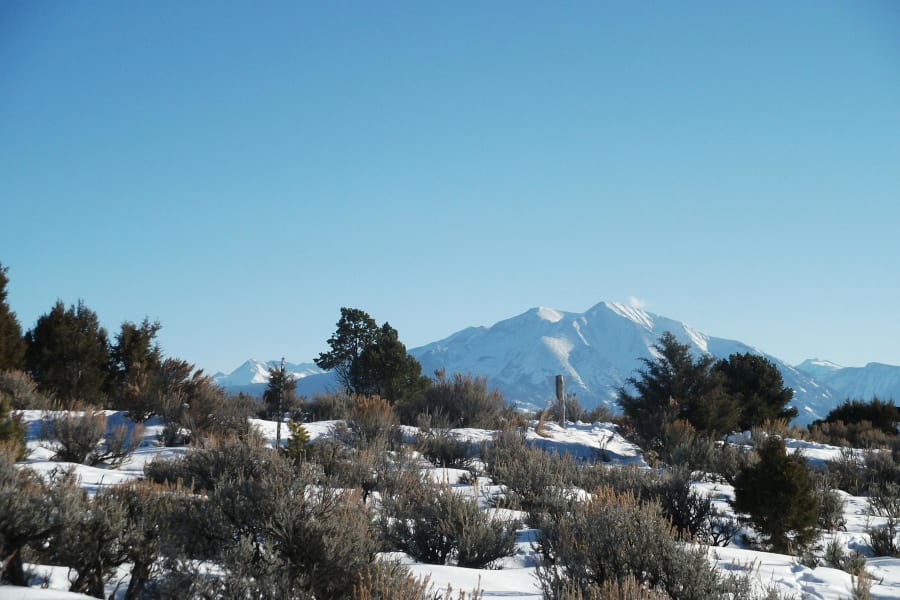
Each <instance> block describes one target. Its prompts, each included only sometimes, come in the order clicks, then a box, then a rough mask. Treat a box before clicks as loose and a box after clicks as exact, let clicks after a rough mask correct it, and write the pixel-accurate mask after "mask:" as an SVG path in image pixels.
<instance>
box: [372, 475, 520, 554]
mask: <svg viewBox="0 0 900 600" xmlns="http://www.w3.org/2000/svg"><path fill="white" fill-rule="evenodd" d="M383 502H384V505H383V512H382V514H381V516H380V518H379V525H380V528H381V531H382V535H383V536H384V540H385V542H386V543H387V544H388V547H389V548H391V549H396V550H402V551H403V552H406V553H407V554H409V555H410V556H412V557H413V558H414V559H416V560H418V561H421V562H424V563H429V564H436V565H445V564H451V563H452V564H455V565H457V566H460V567H469V568H475V569H481V568H485V567H488V566H490V565H491V564H492V563H494V562H495V561H497V560H499V559H501V558H503V557H505V556H511V555H512V554H513V553H514V552H515V539H516V535H515V527H514V526H513V524H512V523H508V522H503V521H500V520H496V519H491V518H490V517H489V516H488V515H487V513H485V512H484V511H482V510H481V509H480V508H479V507H478V503H477V502H476V501H475V500H473V499H471V498H467V497H465V496H462V495H460V494H457V493H456V492H454V491H453V489H452V488H451V487H450V486H449V485H439V486H436V485H433V484H429V483H426V482H420V483H419V484H418V485H411V486H409V487H406V488H404V489H402V490H400V493H398V494H396V495H393V496H389V497H385V498H384V500H383Z"/></svg>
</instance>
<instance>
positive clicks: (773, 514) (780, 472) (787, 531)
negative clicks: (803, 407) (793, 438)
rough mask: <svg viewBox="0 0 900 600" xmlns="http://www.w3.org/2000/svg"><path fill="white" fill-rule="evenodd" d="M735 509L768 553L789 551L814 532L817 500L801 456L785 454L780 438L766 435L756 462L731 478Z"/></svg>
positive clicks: (812, 537)
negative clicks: (754, 531)
mask: <svg viewBox="0 0 900 600" xmlns="http://www.w3.org/2000/svg"><path fill="white" fill-rule="evenodd" d="M734 496H735V498H734V501H733V502H732V506H733V507H734V509H735V511H737V512H739V513H743V514H744V515H747V516H746V517H743V519H742V520H743V521H744V522H745V523H747V524H750V525H752V526H753V528H754V529H755V530H756V531H757V532H759V534H760V537H761V538H762V541H763V542H764V543H765V544H766V546H767V547H768V548H769V549H770V550H771V551H772V552H778V553H782V554H791V553H793V552H797V551H798V550H800V549H801V548H804V547H806V546H807V545H809V544H810V543H811V542H812V541H814V540H815V538H816V536H817V535H818V530H817V529H816V526H817V524H818V521H819V499H818V496H817V494H816V490H815V486H814V485H813V482H812V479H811V478H810V473H809V467H807V466H806V461H805V460H804V459H803V457H802V456H797V455H791V456H788V454H787V451H786V450H785V446H784V441H783V440H782V439H781V438H779V437H775V436H772V437H769V439H767V440H766V443H765V444H764V445H763V447H762V448H760V449H759V462H758V463H757V464H755V465H752V466H749V467H746V468H745V469H744V470H742V471H741V472H740V473H738V476H737V477H736V478H735V482H734Z"/></svg>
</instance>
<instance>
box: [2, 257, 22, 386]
mask: <svg viewBox="0 0 900 600" xmlns="http://www.w3.org/2000/svg"><path fill="white" fill-rule="evenodd" d="M6 272H7V268H6V267H4V266H3V264H2V263H0V371H10V370H13V369H22V368H23V367H24V366H25V339H24V338H23V337H22V327H21V326H20V325H19V321H18V320H17V319H16V313H14V312H12V311H11V310H10V309H9V304H8V303H7V301H6V297H7V291H6V285H7V284H8V283H9V278H8V277H7V276H6Z"/></svg>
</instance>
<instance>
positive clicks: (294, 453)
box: [284, 421, 310, 464]
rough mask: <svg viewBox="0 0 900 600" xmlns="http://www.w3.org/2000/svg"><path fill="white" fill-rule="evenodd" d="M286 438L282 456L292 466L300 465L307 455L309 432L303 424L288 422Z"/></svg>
mask: <svg viewBox="0 0 900 600" xmlns="http://www.w3.org/2000/svg"><path fill="white" fill-rule="evenodd" d="M288 431H289V432H290V437H288V441H287V444H286V445H285V447H284V455H285V456H286V457H287V458H288V460H290V461H291V462H292V463H294V464H300V463H302V462H304V461H305V460H306V457H307V456H308V455H309V452H310V447H309V432H307V431H306V427H304V426H303V423H298V422H296V421H288Z"/></svg>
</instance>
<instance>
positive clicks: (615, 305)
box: [603, 302, 653, 329]
mask: <svg viewBox="0 0 900 600" xmlns="http://www.w3.org/2000/svg"><path fill="white" fill-rule="evenodd" d="M603 304H604V305H605V306H606V307H607V308H608V309H610V310H611V311H613V312H614V313H616V314H617V315H619V316H620V317H625V318H626V319H628V320H629V321H634V322H635V323H637V324H638V325H640V326H642V327H646V328H647V329H653V318H652V317H651V316H650V314H649V313H648V312H646V311H645V310H643V309H640V308H635V307H634V306H628V305H627V304H622V303H621V302H604V303H603Z"/></svg>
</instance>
